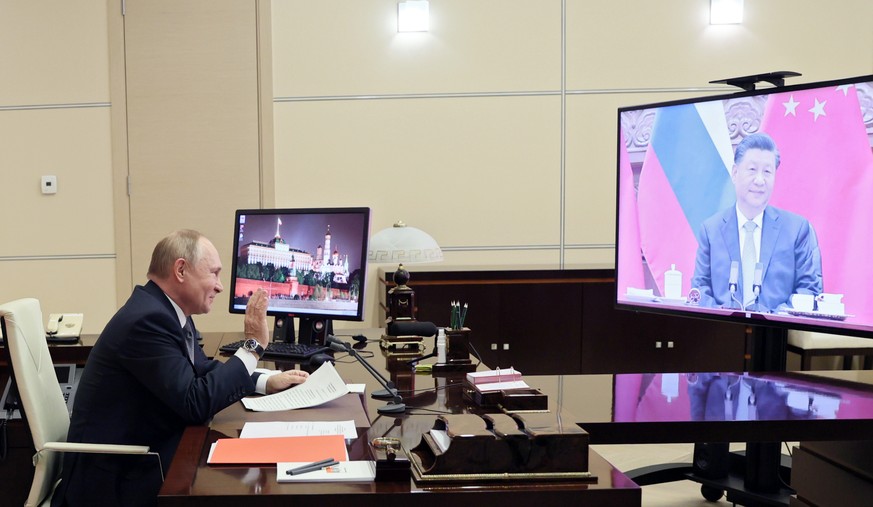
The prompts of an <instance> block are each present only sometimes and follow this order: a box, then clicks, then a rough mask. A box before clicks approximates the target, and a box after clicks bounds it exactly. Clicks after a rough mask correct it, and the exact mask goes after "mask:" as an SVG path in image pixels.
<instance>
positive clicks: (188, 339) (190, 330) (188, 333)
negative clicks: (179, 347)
mask: <svg viewBox="0 0 873 507" xmlns="http://www.w3.org/2000/svg"><path fill="white" fill-rule="evenodd" d="M182 330H184V331H185V345H186V346H187V347H188V359H190V360H191V363H192V364H193V363H194V347H195V344H194V341H195V340H194V324H193V323H192V322H191V319H188V320H187V321H185V325H184V326H183V327H182Z"/></svg>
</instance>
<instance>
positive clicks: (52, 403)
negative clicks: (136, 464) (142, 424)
mask: <svg viewBox="0 0 873 507" xmlns="http://www.w3.org/2000/svg"><path fill="white" fill-rule="evenodd" d="M0 327H2V330H3V334H4V335H5V340H6V347H7V349H8V351H9V357H10V360H11V369H12V378H14V379H15V383H16V385H17V387H18V392H19V398H20V400H21V407H22V411H23V414H24V418H25V419H26V420H27V425H28V427H29V428H30V433H31V435H32V436H33V446H34V449H36V454H34V455H33V466H34V474H33V482H32V483H31V486H30V493H29V495H28V497H27V501H26V502H25V506H28V507H29V506H37V505H49V504H51V497H52V493H53V492H54V488H55V486H56V485H57V483H58V480H59V479H60V475H61V462H62V459H61V453H63V452H89V453H103V454H106V453H110V454H154V455H155V458H156V466H157V467H158V469H160V457H158V455H157V453H153V452H149V448H148V447H146V446H137V445H115V444H79V443H68V442H66V441H65V440H66V439H67V430H68V429H69V427H70V416H69V413H68V412H67V405H66V402H65V401H64V395H63V393H62V391H61V386H60V383H59V382H58V378H57V375H56V374H55V369H54V365H53V364H52V358H51V355H50V354H49V348H48V342H47V341H46V335H45V329H44V328H43V318H42V310H41V309H40V306H39V301H38V300H36V299H32V298H27V299H18V300H15V301H11V302H9V303H6V304H3V305H0Z"/></svg>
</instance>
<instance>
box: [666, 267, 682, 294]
mask: <svg viewBox="0 0 873 507" xmlns="http://www.w3.org/2000/svg"><path fill="white" fill-rule="evenodd" d="M664 297H665V298H667V299H680V298H682V272H681V271H676V265H675V264H671V265H670V270H669V271H667V272H666V273H664Z"/></svg>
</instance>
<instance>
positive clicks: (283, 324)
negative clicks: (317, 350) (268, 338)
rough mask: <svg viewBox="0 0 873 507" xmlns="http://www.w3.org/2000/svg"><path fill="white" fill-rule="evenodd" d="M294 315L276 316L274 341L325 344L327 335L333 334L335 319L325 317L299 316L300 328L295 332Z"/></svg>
mask: <svg viewBox="0 0 873 507" xmlns="http://www.w3.org/2000/svg"><path fill="white" fill-rule="evenodd" d="M294 319H295V317H294V316H293V315H282V316H276V320H275V322H274V323H273V341H274V342H285V343H295V342H296V343H301V344H304V345H324V344H325V342H326V340H327V336H328V335H332V334H333V321H332V320H330V319H326V318H323V317H297V320H298V321H299V323H300V325H299V330H298V332H296V333H295V330H294Z"/></svg>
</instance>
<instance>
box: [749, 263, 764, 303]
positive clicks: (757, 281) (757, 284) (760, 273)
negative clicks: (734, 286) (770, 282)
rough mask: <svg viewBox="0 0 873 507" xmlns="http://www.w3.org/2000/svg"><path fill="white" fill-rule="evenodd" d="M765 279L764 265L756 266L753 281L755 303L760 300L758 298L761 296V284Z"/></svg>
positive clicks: (758, 264)
mask: <svg viewBox="0 0 873 507" xmlns="http://www.w3.org/2000/svg"><path fill="white" fill-rule="evenodd" d="M763 278H764V265H763V264H761V263H760V262H759V263H757V264H755V274H754V277H753V281H752V293H754V294H755V301H757V300H758V296H759V295H761V282H762V279H763Z"/></svg>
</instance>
